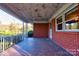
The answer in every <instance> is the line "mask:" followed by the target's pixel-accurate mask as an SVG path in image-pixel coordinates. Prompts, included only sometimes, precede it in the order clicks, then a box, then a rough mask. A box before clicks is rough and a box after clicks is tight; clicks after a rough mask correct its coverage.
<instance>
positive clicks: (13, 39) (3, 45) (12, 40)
mask: <svg viewBox="0 0 79 59" xmlns="http://www.w3.org/2000/svg"><path fill="white" fill-rule="evenodd" d="M22 39H23V35H22V34H18V35H13V36H4V35H0V52H2V51H4V50H6V49H8V48H9V47H11V46H12V45H14V44H17V43H19V42H21V41H22Z"/></svg>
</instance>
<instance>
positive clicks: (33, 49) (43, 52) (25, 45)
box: [1, 38, 71, 56]
mask: <svg viewBox="0 0 79 59" xmlns="http://www.w3.org/2000/svg"><path fill="white" fill-rule="evenodd" d="M1 55H4V56H71V54H69V53H68V52H66V51H65V50H64V49H63V48H61V47H59V46H58V45H56V44H55V43H54V42H52V41H51V40H49V39H45V38H25V39H24V41H22V42H20V43H18V44H16V45H14V46H13V47H11V48H9V49H7V50H5V51H4V52H3V53H1Z"/></svg>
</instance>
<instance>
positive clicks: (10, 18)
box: [0, 9, 22, 24]
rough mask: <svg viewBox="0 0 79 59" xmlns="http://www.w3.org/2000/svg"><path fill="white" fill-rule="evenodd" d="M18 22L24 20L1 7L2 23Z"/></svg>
mask: <svg viewBox="0 0 79 59" xmlns="http://www.w3.org/2000/svg"><path fill="white" fill-rule="evenodd" d="M14 22H15V23H18V24H22V21H21V20H19V19H17V18H15V17H13V16H12V15H10V14H8V13H6V12H4V11H3V10H1V9H0V23H1V24H11V23H14Z"/></svg>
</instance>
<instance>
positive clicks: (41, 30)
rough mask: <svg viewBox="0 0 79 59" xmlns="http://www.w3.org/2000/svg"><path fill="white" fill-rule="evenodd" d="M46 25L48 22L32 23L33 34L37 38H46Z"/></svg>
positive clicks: (47, 29)
mask: <svg viewBox="0 0 79 59" xmlns="http://www.w3.org/2000/svg"><path fill="white" fill-rule="evenodd" d="M48 25H49V24H48V23H34V32H33V36H34V37H39V38H47V37H48V31H49V28H48V27H49V26H48Z"/></svg>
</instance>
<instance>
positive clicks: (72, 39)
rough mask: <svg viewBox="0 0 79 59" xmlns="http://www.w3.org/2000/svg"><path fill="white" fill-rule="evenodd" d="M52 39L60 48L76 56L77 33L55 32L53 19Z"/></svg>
mask: <svg viewBox="0 0 79 59" xmlns="http://www.w3.org/2000/svg"><path fill="white" fill-rule="evenodd" d="M52 29H53V31H52V33H53V35H52V37H53V40H54V41H55V42H56V43H57V44H58V45H59V46H61V47H62V48H64V49H66V50H67V51H68V52H70V53H71V54H74V55H76V49H77V46H78V45H77V43H76V41H77V32H56V29H55V19H53V21H52Z"/></svg>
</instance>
